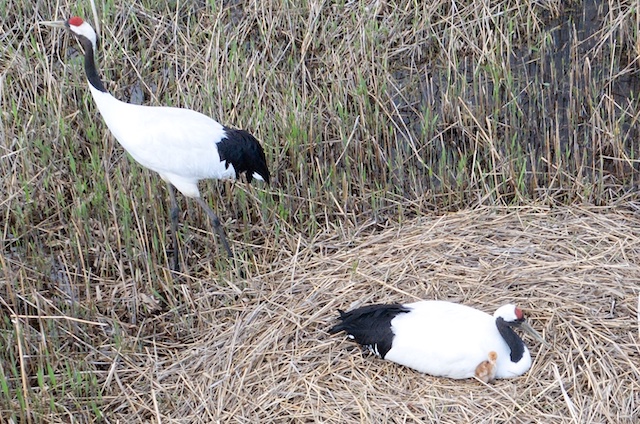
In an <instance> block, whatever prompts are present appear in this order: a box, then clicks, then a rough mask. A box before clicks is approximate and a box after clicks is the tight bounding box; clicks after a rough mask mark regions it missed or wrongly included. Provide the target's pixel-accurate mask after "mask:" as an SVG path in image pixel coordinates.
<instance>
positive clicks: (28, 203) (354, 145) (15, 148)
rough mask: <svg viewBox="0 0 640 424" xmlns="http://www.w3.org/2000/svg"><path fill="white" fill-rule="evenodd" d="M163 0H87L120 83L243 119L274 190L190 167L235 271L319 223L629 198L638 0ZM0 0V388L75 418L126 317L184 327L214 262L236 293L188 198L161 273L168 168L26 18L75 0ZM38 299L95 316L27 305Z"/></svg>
mask: <svg viewBox="0 0 640 424" xmlns="http://www.w3.org/2000/svg"><path fill="white" fill-rule="evenodd" d="M182 3H183V2H181V3H179V4H180V9H179V10H176V9H175V5H176V4H178V3H172V2H168V3H167V2H148V1H143V2H138V3H134V4H133V5H126V6H122V5H113V4H111V3H105V4H101V5H100V11H101V14H102V15H101V25H102V35H103V45H102V50H101V54H100V55H99V64H100V66H101V67H102V73H103V75H104V79H105V81H106V82H107V87H108V88H109V90H110V91H111V92H112V93H113V94H114V95H116V96H117V97H118V98H120V99H124V100H136V99H140V98H141V97H142V98H143V99H144V103H145V104H167V105H179V106H185V107H190V108H193V109H196V110H200V111H202V112H204V113H207V114H209V115H211V116H213V117H215V118H216V119H218V120H220V121H221V122H223V123H224V124H228V125H233V126H237V127H242V128H246V129H249V130H251V131H252V132H253V133H254V134H255V135H256V136H257V137H258V138H259V139H260V140H262V142H263V144H264V146H265V148H266V151H267V157H268V158H269V160H270V163H271V164H272V166H271V168H272V173H273V174H274V182H273V184H272V186H271V187H264V186H260V185H255V186H252V187H248V186H245V185H244V184H239V183H236V184H233V183H220V182H207V183H203V193H205V197H206V198H207V199H208V200H209V201H210V202H211V203H212V204H213V205H215V207H216V209H217V210H218V211H219V215H220V216H221V218H222V219H223V220H224V221H225V224H226V227H227V230H228V234H229V235H230V237H231V238H232V239H233V240H234V241H235V250H236V252H237V253H238V255H239V256H240V257H241V258H242V260H243V262H244V263H245V264H246V268H247V270H248V274H249V277H253V279H251V278H250V279H249V280H248V281H250V282H251V283H249V284H254V285H255V284H257V283H256V281H258V282H260V281H263V282H264V281H266V282H268V281H269V278H270V276H271V275H275V274H277V273H278V271H279V269H278V268H277V265H275V264H282V263H295V258H296V252H298V251H299V249H300V246H301V245H304V244H306V243H310V244H312V243H313V242H314V241H315V240H317V239H318V237H320V238H328V239H329V240H332V239H335V240H342V239H344V238H346V239H349V238H350V237H352V236H353V235H354V234H357V233H358V232H359V231H360V230H361V229H362V228H363V227H364V228H367V230H369V229H371V228H375V225H378V226H384V225H387V224H388V223H389V221H390V222H392V223H396V222H404V221H405V220H408V219H411V218H413V217H415V216H422V215H425V214H427V215H431V213H432V212H436V213H441V212H444V211H452V210H457V209H463V208H467V207H475V206H479V205H491V206H499V205H526V204H536V205H559V204H574V203H580V204H595V205H604V204H611V203H617V202H622V201H625V202H627V201H633V200H635V199H636V194H635V186H636V184H637V181H636V179H637V167H638V165H637V163H636V160H637V152H638V151H639V146H638V143H639V142H640V134H639V131H638V128H639V126H638V117H639V116H640V115H639V114H640V112H639V107H640V106H639V102H638V99H637V96H638V92H640V84H639V83H638V64H637V60H638V59H637V58H638V55H639V54H640V51H639V47H638V46H639V45H640V41H639V37H638V31H639V28H638V26H639V24H638V22H639V18H638V11H637V9H634V8H633V7H632V3H633V2H624V1H619V2H610V3H608V4H610V5H611V7H612V10H607V9H598V7H602V6H593V4H594V3H592V2H587V3H586V6H585V5H583V4H582V3H580V2H577V3H576V4H575V7H576V9H575V10H572V9H570V8H566V9H565V8H562V7H560V4H561V3H562V2H554V1H550V2H546V3H544V4H545V6H541V5H540V3H533V2H531V3H529V2H520V1H502V2H494V4H491V3H487V2H484V4H483V2H476V1H466V2H461V3H460V2H458V3H451V2H442V3H438V2H410V1H400V2H390V1H388V2H335V3H334V2H327V3H323V2H309V3H301V2H287V1H284V0H279V1H278V0H272V1H263V2H228V3H225V5H224V6H222V5H221V3H220V2H209V3H204V2H191V3H187V2H184V3H186V5H185V4H182ZM454 6H455V8H454ZM0 7H3V8H4V10H1V11H0V12H2V13H1V14H0V16H2V18H0V19H2V22H1V25H2V31H1V33H2V43H3V45H4V46H6V48H5V49H3V51H2V53H0V54H2V56H0V103H1V104H2V108H1V115H0V119H1V121H0V124H1V125H0V136H1V139H2V144H1V145H0V149H1V150H0V175H2V178H1V179H0V190H1V193H2V195H1V196H0V213H1V216H2V227H0V228H1V229H2V239H3V240H4V246H3V251H2V254H1V255H0V267H1V269H2V274H1V275H0V278H1V279H2V280H1V282H2V283H3V284H2V285H1V286H0V296H1V298H2V319H3V321H2V324H1V325H2V331H1V333H0V337H2V341H1V343H2V346H6V349H3V350H2V353H0V355H1V356H2V359H3V361H2V364H3V365H2V367H0V370H1V372H2V374H0V389H1V390H0V399H1V403H0V408H2V411H3V412H6V411H9V410H12V411H15V417H16V419H23V420H24V419H27V417H34V418H35V419H37V417H44V416H50V417H59V416H62V415H64V413H65V411H67V410H69V411H72V412H73V413H75V414H79V415H80V416H82V417H85V418H86V420H91V418H90V417H94V418H95V417H96V416H98V415H99V414H100V412H99V411H103V410H104V407H105V405H108V404H109V405H111V404H110V403H109V402H110V401H109V400H108V399H105V398H104V396H105V394H108V396H114V392H113V391H112V390H111V385H113V384H116V383H114V382H113V380H112V379H111V377H109V369H110V366H111V365H110V364H112V363H113V361H112V356H111V353H109V354H108V355H106V354H105V352H104V350H107V351H109V352H113V351H125V352H127V355H128V356H127V359H126V360H127V361H128V360H131V358H132V357H135V356H136V355H138V354H140V353H141V352H143V351H144V349H143V346H142V345H140V344H137V343H136V342H135V337H133V339H132V338H131V337H132V336H135V334H136V332H138V331H142V332H143V333H144V334H145V335H147V333H146V332H147V331H150V329H148V328H144V326H142V327H141V324H142V323H146V322H148V320H149V319H152V318H153V317H156V316H157V314H158V313H159V312H158V311H162V314H161V317H162V318H163V320H162V322H163V324H162V325H163V326H166V327H167V328H165V329H163V330H157V329H155V330H152V331H158V332H159V334H165V335H166V337H188V336H189V334H183V331H186V330H185V329H188V328H189V326H190V324H191V323H190V322H189V320H190V319H192V318H190V316H189V315H181V314H180V313H179V312H180V311H182V312H184V308H185V305H191V306H193V305H192V304H191V302H192V301H193V300H192V299H191V298H190V296H191V295H192V294H190V293H192V292H191V290H195V292H196V293H199V294H202V293H209V291H211V290H213V291H214V292H215V291H216V289H215V287H216V284H214V283H213V281H217V285H219V286H220V287H224V290H223V289H221V290H222V293H223V299H224V300H223V301H222V303H223V304H226V303H228V304H230V305H232V304H233V303H234V298H233V296H232V295H230V294H229V293H236V294H237V293H240V291H241V289H242V288H243V286H244V284H245V282H243V281H237V280H235V279H234V278H233V275H232V274H231V273H230V272H229V269H228V264H227V261H226V260H225V259H224V257H223V255H220V254H219V253H220V251H219V246H218V245H217V244H216V243H215V242H214V239H213V236H212V235H211V233H210V231H209V227H208V224H207V221H206V216H204V215H203V214H201V213H200V211H199V210H198V209H197V207H195V205H193V204H191V203H188V202H186V201H184V200H181V201H182V206H183V210H185V211H186V212H185V213H184V214H183V223H184V225H183V228H182V232H181V238H182V240H181V241H182V243H181V248H182V251H181V253H182V255H183V257H182V262H183V268H184V269H185V272H186V274H188V275H185V276H184V277H183V279H182V280H181V281H180V284H178V283H175V282H174V281H173V280H172V279H171V278H170V277H169V274H168V271H167V269H166V264H167V263H168V258H167V255H166V254H165V245H166V241H167V231H168V207H167V201H166V199H167V197H168V196H167V193H166V191H165V188H164V184H163V183H162V182H161V181H159V179H158V178H157V176H155V175H153V174H151V173H149V172H148V171H146V170H143V169H141V168H140V167H139V166H138V165H136V164H135V163H134V162H133V161H132V160H131V159H130V158H128V157H127V156H126V154H124V152H123V151H122V149H121V148H120V147H119V146H118V145H117V144H116V143H115V141H114V140H113V139H112V137H111V136H110V135H109V133H108V131H107V130H106V128H105V126H104V125H103V123H102V122H101V121H100V118H99V114H98V113H97V110H96V108H95V106H94V104H93V102H92V100H91V98H90V95H89V92H88V90H87V88H86V82H85V80H84V75H83V72H82V66H81V58H80V56H79V55H78V52H77V45H76V44H75V43H74V42H73V40H71V38H70V37H69V36H67V35H65V34H63V33H62V32H60V31H51V30H50V29H43V28H40V27H38V26H37V25H35V23H36V22H37V21H38V20H50V19H54V18H62V17H66V16H67V15H68V14H70V13H73V14H80V15H83V16H85V17H87V18H89V17H90V16H91V14H90V11H89V9H88V8H86V9H82V5H80V6H73V8H71V9H69V8H63V9H62V10H53V9H48V7H49V6H43V5H39V8H38V9H37V10H34V9H33V5H32V3H31V2H26V1H20V0H16V1H12V0H9V1H6V2H4V3H3V4H2V6H0ZM583 10H585V12H584V14H585V15H586V16H587V18H590V17H592V16H598V17H599V20H597V21H596V22H597V24H596V25H595V26H594V27H585V26H584V19H583ZM90 20H91V21H93V20H92V19H90ZM589 21H590V19H587V22H589ZM574 28H575V34H576V36H574V35H573V34H574V30H573V29H574ZM585 40H586V41H585ZM372 224H375V225H374V226H373V227H372V226H371V225H372ZM324 249H327V251H331V249H332V248H331V243H329V247H325V248H324ZM292 258H294V259H292ZM292 275H293V273H292ZM265 284H266V283H265ZM197 297H199V296H197ZM200 307H202V305H200ZM216 307H217V306H216ZM167 311H168V312H167ZM16 314H17V315H23V316H25V317H24V318H21V319H18V320H14V321H12V320H11V316H14V315H16ZM43 315H46V316H68V317H74V318H75V319H86V320H88V321H90V322H91V323H86V322H78V321H72V320H64V319H43V318H27V317H26V316H34V317H35V316H43ZM99 323H103V324H105V323H106V324H108V325H107V326H101V325H99ZM18 358H23V360H18ZM24 358H27V359H24ZM132 367H133V365H132ZM43 393H44V395H43ZM27 406H28V408H29V409H30V410H31V411H33V414H32V415H29V414H25V413H24V412H20V411H24V409H25V408H26V407H27ZM51 419H52V420H54V418H51Z"/></svg>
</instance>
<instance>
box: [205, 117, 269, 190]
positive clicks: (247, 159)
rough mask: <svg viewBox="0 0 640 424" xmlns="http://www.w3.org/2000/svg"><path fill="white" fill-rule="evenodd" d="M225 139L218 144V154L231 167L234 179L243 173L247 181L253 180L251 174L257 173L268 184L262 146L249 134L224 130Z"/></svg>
mask: <svg viewBox="0 0 640 424" xmlns="http://www.w3.org/2000/svg"><path fill="white" fill-rule="evenodd" d="M224 132H225V135H226V137H225V138H223V139H222V140H221V141H219V142H218V144H217V147H218V154H219V155H220V159H221V160H224V161H226V162H227V164H226V165H227V168H228V167H229V164H231V165H233V169H235V170H236V178H237V177H238V176H239V175H240V174H242V173H243V172H245V173H246V175H247V181H248V182H251V181H252V180H253V173H254V172H255V173H257V174H258V175H260V176H261V177H262V179H264V181H265V182H266V183H267V184H269V177H270V175H269V169H268V168H267V159H266V157H265V155H264V150H263V149H262V146H261V145H260V143H259V142H258V140H256V138H255V137H254V136H252V135H251V134H250V133H249V132H247V131H245V130H236V129H233V128H227V127H225V128H224Z"/></svg>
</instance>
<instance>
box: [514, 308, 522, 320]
mask: <svg viewBox="0 0 640 424" xmlns="http://www.w3.org/2000/svg"><path fill="white" fill-rule="evenodd" d="M514 312H515V314H516V318H517V319H522V317H523V314H522V311H521V310H520V308H516V310H515V311H514Z"/></svg>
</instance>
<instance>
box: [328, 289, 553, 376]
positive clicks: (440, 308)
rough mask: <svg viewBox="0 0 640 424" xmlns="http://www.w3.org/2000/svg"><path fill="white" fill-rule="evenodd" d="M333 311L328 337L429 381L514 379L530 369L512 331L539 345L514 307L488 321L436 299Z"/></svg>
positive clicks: (506, 307) (486, 317)
mask: <svg viewBox="0 0 640 424" xmlns="http://www.w3.org/2000/svg"><path fill="white" fill-rule="evenodd" d="M339 312H340V321H341V322H340V323H339V324H337V325H336V326H334V327H333V328H331V329H330V330H329V332H330V333H338V332H340V331H344V332H346V333H347V335H348V337H349V338H351V339H354V340H355V341H356V342H358V343H359V344H361V345H363V346H364V347H365V348H366V349H367V350H368V351H370V352H371V353H373V354H375V355H377V356H379V357H381V358H383V359H387V360H389V361H392V362H395V363H397V364H401V365H405V366H407V367H410V368H413V369H415V370H417V371H420V372H423V373H426V374H431V375H434V376H442V377H450V378H454V379H463V378H473V377H474V376H475V377H477V378H478V379H480V380H482V381H485V382H490V381H492V380H493V379H494V378H511V377H517V376H519V375H522V374H524V373H525V372H527V370H528V369H529V368H530V367H531V354H530V353H529V349H527V346H525V344H524V342H523V341H522V339H521V338H520V337H519V336H518V335H517V334H516V332H515V331H513V329H514V328H522V329H523V330H525V331H527V332H529V333H530V334H531V335H532V336H533V337H535V338H536V339H537V340H538V341H540V342H542V343H545V341H544V339H543V338H542V337H541V336H540V335H539V334H538V333H537V332H536V331H535V330H534V329H533V328H532V327H531V326H530V325H529V324H528V323H527V322H526V321H525V319H524V315H523V313H522V311H521V310H520V309H519V308H517V307H516V306H514V305H504V306H501V307H500V308H498V310H497V311H496V312H495V313H494V314H493V316H491V315H489V314H487V313H485V312H482V311H479V310H478V309H474V308H471V307H469V306H465V305H461V304H458V303H451V302H444V301H438V300H425V301H421V302H415V303H408V304H405V305H397V304H393V305H369V306H364V307H361V308H358V309H355V310H352V311H349V312H342V311H339Z"/></svg>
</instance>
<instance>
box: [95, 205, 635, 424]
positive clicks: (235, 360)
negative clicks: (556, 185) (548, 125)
mask: <svg viewBox="0 0 640 424" xmlns="http://www.w3.org/2000/svg"><path fill="white" fill-rule="evenodd" d="M638 226H640V219H639V218H638V216H637V212H635V211H629V210H627V211H625V210H619V209H618V210H598V209H595V208H558V209H554V210H545V209H532V208H525V209H490V208H487V209H482V210H475V211H468V212H460V213H455V214H451V215H445V216H441V217H425V218H422V219H419V220H416V221H412V222H408V223H406V224H405V225H403V226H402V227H399V228H395V227H394V228H387V229H380V230H372V231H371V233H369V234H367V235H362V234H361V235H357V236H354V237H353V238H351V239H349V240H338V239H335V238H332V237H319V238H318V239H316V240H314V241H305V242H303V243H300V244H298V245H296V243H294V241H293V240H292V243H291V245H290V246H289V250H287V251H288V253H289V257H288V258H283V259H281V260H280V261H279V262H277V263H273V264H271V266H270V270H269V271H268V272H266V271H265V272H263V273H261V274H260V275H259V276H258V277H256V278H253V279H251V280H249V281H247V288H246V289H243V290H236V289H232V288H227V289H221V288H220V287H221V286H224V284H221V282H214V281H211V282H202V283H201V284H200V285H198V286H192V287H183V289H184V290H185V298H188V299H190V302H189V303H188V305H185V307H184V308H182V313H183V316H182V318H181V321H180V323H178V324H176V325H172V326H167V325H166V322H167V321H173V320H174V319H173V318H172V319H167V314H171V313H165V314H159V315H157V316H154V317H149V318H148V319H147V320H146V321H145V323H144V327H145V328H146V330H142V333H144V334H140V331H141V330H140V329H136V328H132V329H131V330H130V331H126V336H124V340H123V346H122V347H121V348H120V349H119V350H116V349H115V348H114V347H112V346H100V344H97V345H96V346H95V347H96V350H97V351H99V352H100V355H99V356H101V357H102V358H103V360H107V362H109V363H110V366H109V367H108V369H105V370H104V373H103V374H102V375H101V376H100V377H99V378H100V380H104V381H105V383H104V385H103V386H102V387H103V389H104V390H105V393H104V394H103V396H104V399H105V401H107V404H108V407H107V408H106V409H107V410H112V411H115V412H114V414H113V415H112V418H113V419H115V417H123V418H124V417H128V418H127V419H128V421H129V422H136V421H137V422H144V421H146V420H151V419H157V420H158V422H159V421H160V420H161V421H162V422H171V420H175V422H192V421H194V422H195V421H205V422H208V421H214V420H217V419H219V420H221V421H223V422H227V421H228V422H283V421H304V422H312V421H315V422H336V423H340V422H385V421H388V422H407V421H413V420H425V421H429V420H437V421H441V422H496V421H499V422H532V423H533V422H620V423H622V422H629V423H631V422H635V420H636V419H637V417H638V414H639V413H640V399H639V397H638V396H639V395H640V369H639V366H638V364H639V359H640V344H639V343H638V328H637V327H636V323H637V318H636V317H637V313H638V311H637V295H638V281H640V266H638V263H639V260H638V259H639V258H640V236H639V235H638V232H637V228H638ZM291 247H295V250H294V249H291ZM425 298H428V299H446V300H450V301H455V302H461V303H465V304H468V305H472V306H475V307H478V308H480V309H483V310H486V311H488V312H492V311H493V310H494V309H495V308H497V307H498V306H499V305H501V304H503V303H505V302H514V303H517V304H518V305H520V306H521V307H523V308H524V309H525V312H526V313H527V314H528V317H529V320H530V322H531V323H532V325H533V326H534V327H535V328H537V329H538V330H539V331H540V332H541V333H543V335H544V337H545V339H546V340H547V341H548V342H549V343H550V344H551V346H552V347H551V348H547V347H543V346H540V345H538V344H536V343H532V342H531V340H530V339H527V340H526V341H527V342H528V344H529V346H530V348H531V350H532V355H533V357H534V364H533V366H532V368H531V370H530V371H529V372H528V373H527V374H525V375H524V376H523V377H521V378H516V379H513V380H498V381H497V382H496V383H495V384H494V385H491V386H486V385H482V384H481V383H479V382H477V381H473V380H467V381H455V380H448V379H443V378H435V377H430V376H426V375H423V374H419V373H417V372H414V371H412V370H409V369H407V368H404V367H401V366H398V365H396V364H392V363H388V362H385V361H382V360H379V359H377V358H374V357H369V356H366V355H363V354H362V353H361V351H360V349H359V348H358V347H356V345H355V344H353V343H352V342H350V341H347V340H346V338H343V337H340V336H333V337H332V336H329V335H328V334H327V332H326V330H327V328H328V327H329V326H330V325H331V324H333V323H334V320H335V317H336V315H337V314H336V309H337V308H342V309H345V308H351V307H355V306H358V305H361V304H364V303H369V302H388V301H391V302H409V301H414V300H417V299H425ZM453 336H454V335H452V337H453Z"/></svg>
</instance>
